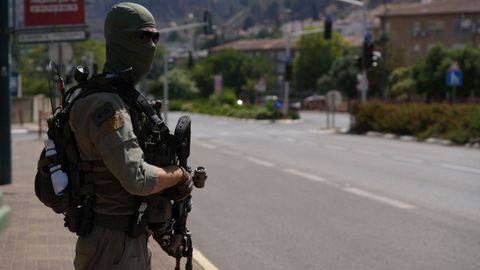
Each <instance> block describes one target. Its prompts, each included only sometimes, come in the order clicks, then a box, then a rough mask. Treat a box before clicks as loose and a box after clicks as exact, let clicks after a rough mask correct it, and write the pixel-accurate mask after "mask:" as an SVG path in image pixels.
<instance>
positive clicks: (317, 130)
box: [310, 129, 335, 135]
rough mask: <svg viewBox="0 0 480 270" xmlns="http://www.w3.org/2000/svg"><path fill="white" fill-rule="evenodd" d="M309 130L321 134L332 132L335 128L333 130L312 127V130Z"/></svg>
mask: <svg viewBox="0 0 480 270" xmlns="http://www.w3.org/2000/svg"><path fill="white" fill-rule="evenodd" d="M310 132H311V133H317V134H321V135H328V134H334V133H335V130H333V129H314V130H311V131H310Z"/></svg>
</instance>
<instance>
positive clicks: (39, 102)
mask: <svg viewBox="0 0 480 270" xmlns="http://www.w3.org/2000/svg"><path fill="white" fill-rule="evenodd" d="M59 102H60V100H57V104H60V103H59ZM40 111H43V112H47V113H51V111H52V109H51V105H50V99H49V98H48V97H46V96H44V95H36V96H25V97H21V98H12V105H11V122H12V123H13V124H18V123H21V122H22V121H23V123H38V113H39V112H40Z"/></svg>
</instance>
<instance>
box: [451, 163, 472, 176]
mask: <svg viewBox="0 0 480 270" xmlns="http://www.w3.org/2000/svg"><path fill="white" fill-rule="evenodd" d="M442 167H444V168H447V169H452V170H456V171H462V172H468V173H475V174H480V170H479V169H474V168H469V167H463V166H458V165H452V164H446V163H444V164H442Z"/></svg>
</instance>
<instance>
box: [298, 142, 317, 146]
mask: <svg viewBox="0 0 480 270" xmlns="http://www.w3.org/2000/svg"><path fill="white" fill-rule="evenodd" d="M300 144H303V145H308V146H315V145H317V144H316V143H314V142H309V141H300Z"/></svg>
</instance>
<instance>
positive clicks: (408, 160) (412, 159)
mask: <svg viewBox="0 0 480 270" xmlns="http://www.w3.org/2000/svg"><path fill="white" fill-rule="evenodd" d="M392 158H393V159H395V160H398V161H405V162H408V163H413V164H422V163H423V160H420V159H415V158H409V157H404V156H392Z"/></svg>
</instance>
